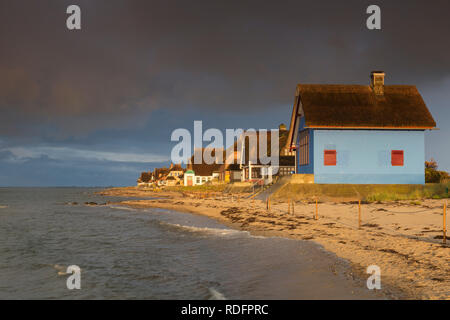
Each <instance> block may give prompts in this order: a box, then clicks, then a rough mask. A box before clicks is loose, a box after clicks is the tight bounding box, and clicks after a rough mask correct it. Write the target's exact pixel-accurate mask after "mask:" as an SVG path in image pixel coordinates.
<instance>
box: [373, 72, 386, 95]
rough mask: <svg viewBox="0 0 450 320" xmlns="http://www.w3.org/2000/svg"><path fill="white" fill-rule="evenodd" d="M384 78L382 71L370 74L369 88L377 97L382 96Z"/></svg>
mask: <svg viewBox="0 0 450 320" xmlns="http://www.w3.org/2000/svg"><path fill="white" fill-rule="evenodd" d="M384 76H385V73H384V72H383V71H372V72H371V73H370V87H371V88H372V90H373V92H374V93H375V94H376V95H378V96H382V95H384Z"/></svg>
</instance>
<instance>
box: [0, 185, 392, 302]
mask: <svg viewBox="0 0 450 320" xmlns="http://www.w3.org/2000/svg"><path fill="white" fill-rule="evenodd" d="M98 191H101V189H98V188H0V299H202V300H203V299H204V300H208V299H220V300H222V299H386V296H384V294H383V293H382V292H380V291H378V292H375V291H371V290H369V289H367V286H366V279H362V278H358V277H355V276H354V275H353V273H352V269H351V267H350V265H349V264H348V263H347V262H346V261H344V260H342V259H339V258H338V257H336V256H335V255H334V254H332V253H329V252H327V251H325V250H324V249H323V248H322V247H321V246H320V245H318V244H316V243H314V242H312V241H302V240H290V239H285V238H278V237H275V238H274V237H261V236H254V235H251V234H250V233H248V232H246V231H239V230H234V229H230V228H228V227H226V226H223V225H221V224H220V223H218V222H216V221H215V220H211V219H210V218H207V217H203V216H199V215H193V214H189V213H183V212H176V211H170V210H163V209H154V208H151V209H132V208H127V207H125V206H120V205H115V204H112V203H114V202H118V201H121V200H126V199H127V198H126V197H105V196H101V195H98V194H97V192H98ZM86 203H91V204H90V205H88V204H86ZM94 203H96V204H97V205H95V204H94ZM69 266H77V267H78V268H79V270H80V271H79V272H78V273H77V274H76V276H77V278H76V279H75V278H74V276H75V274H72V271H71V270H73V269H70V268H69V271H70V273H67V271H68V267H69ZM367 277H369V275H367ZM74 279H75V280H74ZM77 282H78V284H79V289H78V288H77V287H74V284H75V283H77ZM70 284H72V285H70Z"/></svg>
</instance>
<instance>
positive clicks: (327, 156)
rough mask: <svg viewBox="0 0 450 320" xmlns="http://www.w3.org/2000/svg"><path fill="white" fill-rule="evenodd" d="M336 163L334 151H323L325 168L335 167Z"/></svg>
mask: <svg viewBox="0 0 450 320" xmlns="http://www.w3.org/2000/svg"><path fill="white" fill-rule="evenodd" d="M336 162H337V161H336V150H324V152H323V164H324V165H325V166H335V165H336Z"/></svg>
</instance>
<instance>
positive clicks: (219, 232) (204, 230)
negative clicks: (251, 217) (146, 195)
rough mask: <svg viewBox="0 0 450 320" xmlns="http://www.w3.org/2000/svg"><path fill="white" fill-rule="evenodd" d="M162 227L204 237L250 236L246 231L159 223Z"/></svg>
mask: <svg viewBox="0 0 450 320" xmlns="http://www.w3.org/2000/svg"><path fill="white" fill-rule="evenodd" d="M160 223H161V224H162V225H165V226H168V227H171V228H177V229H181V230H184V231H188V232H192V233H199V234H205V235H215V236H222V237H230V236H243V235H244V236H250V233H249V232H247V231H240V230H233V229H222V228H208V227H194V226H185V225H181V224H177V223H168V222H164V221H161V222H160Z"/></svg>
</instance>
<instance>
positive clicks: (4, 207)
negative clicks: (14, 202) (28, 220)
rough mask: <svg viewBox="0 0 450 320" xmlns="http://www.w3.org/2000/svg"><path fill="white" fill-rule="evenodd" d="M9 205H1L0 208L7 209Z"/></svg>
mask: <svg viewBox="0 0 450 320" xmlns="http://www.w3.org/2000/svg"><path fill="white" fill-rule="evenodd" d="M6 208H8V206H0V209H6Z"/></svg>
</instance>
